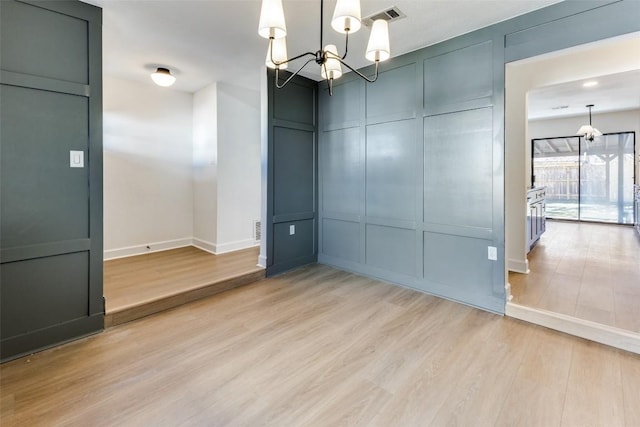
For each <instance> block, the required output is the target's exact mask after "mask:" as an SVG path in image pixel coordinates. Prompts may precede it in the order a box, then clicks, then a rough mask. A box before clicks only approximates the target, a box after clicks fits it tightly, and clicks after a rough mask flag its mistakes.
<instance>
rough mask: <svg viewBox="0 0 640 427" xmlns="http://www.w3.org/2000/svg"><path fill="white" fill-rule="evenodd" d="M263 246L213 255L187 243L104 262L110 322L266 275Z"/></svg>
mask: <svg viewBox="0 0 640 427" xmlns="http://www.w3.org/2000/svg"><path fill="white" fill-rule="evenodd" d="M259 252H260V249H259V248H257V247H256V248H249V249H244V250H240V251H235V252H230V253H227V254H221V255H213V254H210V253H208V252H205V251H202V250H200V249H197V248H195V247H193V246H188V247H184V248H179V249H172V250H167V251H162V252H155V253H150V254H145V255H138V256H133V257H127V258H120V259H115V260H111V261H106V262H105V263H104V296H105V302H106V318H105V324H106V326H112V325H115V324H120V323H124V322H127V321H130V320H133V319H137V318H140V317H143V316H146V315H149V314H152V313H157V312H159V311H162V310H166V309H168V308H172V307H177V306H179V305H182V304H185V303H187V302H191V301H194V300H197V299H200V298H203V297H207V296H210V295H213V294H215V293H218V292H222V291H226V290H229V289H232V288H235V287H238V286H242V285H246V284H248V283H253V282H255V281H258V280H260V279H263V278H264V269H263V268H262V267H258V266H257V263H258V255H259Z"/></svg>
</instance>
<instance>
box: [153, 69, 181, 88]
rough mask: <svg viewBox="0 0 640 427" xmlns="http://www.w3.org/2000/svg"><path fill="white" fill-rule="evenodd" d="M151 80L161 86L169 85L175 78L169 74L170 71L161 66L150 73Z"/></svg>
mask: <svg viewBox="0 0 640 427" xmlns="http://www.w3.org/2000/svg"><path fill="white" fill-rule="evenodd" d="M151 80H153V82H154V83H155V84H157V85H158V86H162V87H169V86H171V85H172V84H174V83H175V82H176V78H175V77H173V76H172V75H171V71H169V70H168V69H167V68H161V67H158V68H157V69H156V71H155V72H153V73H151Z"/></svg>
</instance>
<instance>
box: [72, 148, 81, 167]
mask: <svg viewBox="0 0 640 427" xmlns="http://www.w3.org/2000/svg"><path fill="white" fill-rule="evenodd" d="M69 167H70V168H83V167H84V151H75V150H71V151H69Z"/></svg>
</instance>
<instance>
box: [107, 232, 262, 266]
mask: <svg viewBox="0 0 640 427" xmlns="http://www.w3.org/2000/svg"><path fill="white" fill-rule="evenodd" d="M259 245H260V242H256V241H255V240H253V239H246V240H239V241H236V242H230V243H222V244H219V245H216V244H215V243H211V242H208V241H206V240H201V239H196V238H195V237H189V238H184V239H175V240H167V241H164V242H153V243H147V244H143V245H136V246H127V247H124V248H118V249H109V250H106V251H104V260H105V261H108V260H112V259H117V258H126V257H130V256H136V255H144V254H150V253H152V252H160V251H167V250H170V249H178V248H184V247H185V246H195V247H196V248H198V249H202V250H203V251H206V252H209V253H212V254H214V255H220V254H224V253H227V252H233V251H239V250H241V249H247V248H253V247H255V246H259ZM265 263H266V262H265Z"/></svg>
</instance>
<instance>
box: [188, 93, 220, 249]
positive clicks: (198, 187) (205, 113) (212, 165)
mask: <svg viewBox="0 0 640 427" xmlns="http://www.w3.org/2000/svg"><path fill="white" fill-rule="evenodd" d="M217 92H218V89H217V85H216V83H213V84H211V85H209V86H207V87H205V88H204V89H202V90H200V91H198V92H196V93H195V95H194V97H193V193H194V205H193V237H194V238H195V239H196V240H197V242H196V243H197V244H198V246H199V247H202V248H203V249H207V250H210V251H212V252H215V245H216V242H217V241H218V234H217V231H218V98H217Z"/></svg>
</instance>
